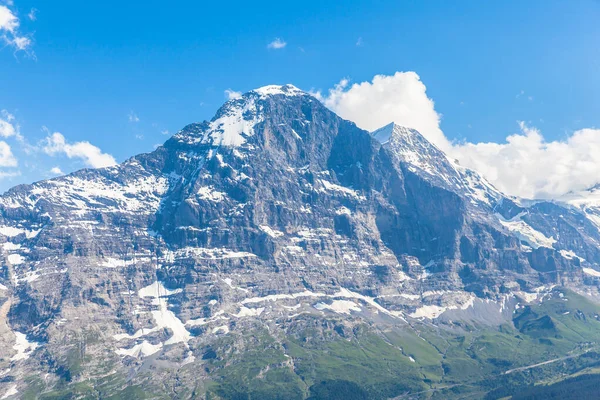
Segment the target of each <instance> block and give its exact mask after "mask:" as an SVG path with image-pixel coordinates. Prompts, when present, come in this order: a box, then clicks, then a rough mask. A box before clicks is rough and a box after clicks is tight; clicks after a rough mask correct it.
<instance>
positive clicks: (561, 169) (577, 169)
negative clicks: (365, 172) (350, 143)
mask: <svg viewBox="0 0 600 400" xmlns="http://www.w3.org/2000/svg"><path fill="white" fill-rule="evenodd" d="M523 95H525V93H524V92H523V93H519V95H518V97H520V96H523ZM316 96H317V97H319V98H320V100H321V101H322V102H323V103H324V104H325V105H326V106H327V107H329V108H330V109H332V110H333V111H335V112H337V113H338V114H339V115H340V116H341V117H343V118H346V119H349V120H351V121H354V122H355V123H356V124H357V125H358V126H359V127H361V128H363V129H366V130H369V131H372V130H375V129H377V128H380V127H382V126H384V125H386V124H388V123H390V122H395V123H397V124H399V125H404V126H408V127H411V128H414V129H417V130H418V131H420V132H421V133H422V134H423V136H425V137H426V138H427V139H428V140H430V141H431V142H432V143H434V144H436V145H437V146H438V147H439V148H440V149H442V150H444V151H445V152H446V153H447V154H448V155H449V156H450V157H452V158H455V159H457V160H459V162H460V163H461V164H462V165H464V166H466V167H469V168H471V169H474V170H476V171H478V172H479V173H481V174H482V175H483V176H485V177H486V178H487V179H488V180H490V181H491V182H492V183H493V184H494V185H495V186H496V187H498V188H499V189H500V190H502V191H504V192H505V193H507V194H511V195H515V196H520V197H526V198H556V197H559V196H561V195H563V194H565V193H567V192H569V191H578V190H583V189H586V188H589V187H591V186H593V185H595V184H597V183H598V182H600V175H599V174H598V171H600V129H582V130H578V131H576V132H574V133H573V134H572V135H570V136H568V137H566V138H565V139H564V140H555V141H547V140H546V139H545V138H544V136H543V135H542V133H541V132H540V131H539V130H538V129H536V128H535V127H531V126H528V125H526V124H525V123H523V122H521V123H519V128H520V130H519V132H518V133H514V134H511V135H509V136H507V138H506V140H505V141H503V142H501V143H468V142H462V143H457V142H452V141H451V140H449V139H448V138H447V137H446V136H445V135H444V133H443V132H442V130H441V128H440V119H441V117H440V115H439V114H438V113H437V112H436V110H435V106H434V102H433V101H432V100H431V99H430V98H429V97H428V96H427V92H426V87H425V85H424V84H423V82H421V80H420V78H419V76H418V75H417V74H416V73H414V72H397V73H396V74H394V75H391V76H385V75H377V76H375V77H374V78H373V80H372V81H371V82H362V83H355V84H353V85H349V82H348V80H346V79H344V80H342V81H341V82H340V83H338V84H337V85H336V86H335V87H334V88H333V89H331V90H329V93H327V94H326V95H322V94H321V93H319V92H317V93H316Z"/></svg>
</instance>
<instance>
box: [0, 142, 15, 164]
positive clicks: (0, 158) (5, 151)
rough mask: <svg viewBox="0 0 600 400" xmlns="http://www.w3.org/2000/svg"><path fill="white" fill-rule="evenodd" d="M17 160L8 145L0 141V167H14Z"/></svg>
mask: <svg viewBox="0 0 600 400" xmlns="http://www.w3.org/2000/svg"><path fill="white" fill-rule="evenodd" d="M17 165H18V162H17V159H16V158H15V156H14V154H13V153H12V149H11V148H10V145H9V144H8V143H6V142H5V141H0V167H16V166H17Z"/></svg>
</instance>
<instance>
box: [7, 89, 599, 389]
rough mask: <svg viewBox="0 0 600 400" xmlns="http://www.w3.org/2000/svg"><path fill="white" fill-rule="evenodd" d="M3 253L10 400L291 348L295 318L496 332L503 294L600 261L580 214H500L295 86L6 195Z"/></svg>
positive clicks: (420, 147)
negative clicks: (424, 322)
mask: <svg viewBox="0 0 600 400" xmlns="http://www.w3.org/2000/svg"><path fill="white" fill-rule="evenodd" d="M0 241H2V242H3V243H2V244H1V246H2V260H3V268H2V278H1V283H2V285H3V286H1V287H0V295H1V296H2V298H3V301H4V306H3V308H2V310H4V311H3V312H4V315H6V318H5V321H6V323H4V325H3V326H1V327H0V339H1V340H2V343H4V344H5V346H3V347H2V350H0V352H2V356H3V358H2V359H1V360H0V369H8V368H11V371H10V372H8V373H7V374H8V375H7V376H11V377H12V378H11V380H10V382H17V383H16V384H17V387H18V388H24V387H26V386H27V383H26V382H25V378H27V377H28V376H31V375H32V374H36V373H40V372H43V373H48V374H50V375H48V377H47V380H46V383H45V387H46V388H51V387H52V386H53V385H55V384H57V383H58V382H60V381H61V379H64V375H65V374H66V373H67V372H68V376H69V380H73V379H74V380H75V381H77V380H82V379H84V378H83V377H84V376H85V377H94V376H101V375H103V374H107V373H108V371H114V370H116V371H124V372H126V373H127V374H130V376H135V375H136V374H137V373H139V372H140V371H145V370H147V368H148V365H150V364H151V365H154V366H160V367H161V368H166V370H169V368H175V366H178V367H181V366H182V365H186V364H194V363H195V362H196V361H195V360H201V359H203V358H204V359H212V358H215V357H213V353H214V351H213V350H212V348H210V346H211V343H213V342H214V341H215V340H217V339H218V338H220V337H222V336H223V335H234V334H236V332H238V333H240V332H241V333H243V332H244V330H245V329H249V327H253V329H254V328H256V327H257V326H258V327H262V328H265V327H266V328H268V329H269V330H270V332H280V333H281V334H282V335H286V334H289V329H292V331H293V328H290V326H288V325H286V324H285V323H283V322H281V321H283V320H285V319H286V318H288V317H289V316H290V315H294V316H295V317H296V318H299V319H300V320H302V318H304V316H306V318H313V317H314V316H315V315H323V314H324V313H325V315H327V314H328V313H329V314H333V315H338V316H339V315H342V316H348V318H350V315H351V314H352V315H360V316H361V318H362V319H364V320H368V321H371V322H373V323H375V324H382V325H392V326H396V325H397V326H402V325H406V324H408V323H409V322H410V320H412V319H423V318H426V319H431V320H433V321H435V319H436V318H437V317H438V316H440V315H441V314H443V313H444V312H445V311H452V318H453V319H460V315H461V310H466V309H469V308H474V307H477V304H480V303H478V301H481V304H483V300H482V299H485V300H486V301H487V303H485V304H486V306H485V307H488V308H489V307H492V308H493V307H497V308H499V307H502V308H500V311H501V313H499V314H498V315H494V316H493V318H490V319H489V321H488V322H489V323H494V324H496V323H499V320H500V321H502V320H503V319H502V318H504V320H505V319H506V318H510V313H509V314H508V315H509V316H508V317H506V315H505V314H502V312H503V311H502V310H503V309H504V302H505V301H506V299H507V298H508V297H510V296H513V297H514V296H515V293H525V294H527V293H529V294H531V293H535V292H534V288H538V290H539V287H541V286H542V285H552V284H559V285H565V286H570V287H574V288H579V289H581V291H583V290H584V289H583V288H584V287H585V288H586V289H585V290H589V292H590V293H592V291H595V286H593V285H594V284H595V283H596V281H597V279H598V277H597V276H595V275H594V272H593V271H594V269H593V266H594V265H595V263H598V262H599V261H600V253H599V247H598V243H599V242H600V235H599V233H598V226H597V225H595V224H594V220H593V219H589V218H588V216H587V215H586V214H585V212H582V211H581V210H579V209H576V208H572V207H568V206H566V205H561V203H540V202H538V203H532V205H529V204H525V202H521V201H520V200H518V199H513V198H509V197H508V196H505V195H503V194H502V193H500V192H499V191H497V190H496V189H495V188H494V187H493V186H492V185H490V184H489V183H488V182H486V181H485V180H484V179H483V178H482V177H480V176H479V175H478V174H477V173H475V172H473V171H470V170H467V169H465V168H463V167H461V166H460V165H458V164H457V163H456V162H454V161H451V160H449V159H448V158H447V157H446V155H445V154H444V153H443V152H441V151H440V150H439V149H437V148H436V147H435V146H433V145H432V144H431V143H429V142H427V140H426V139H425V138H423V137H422V136H421V135H420V134H419V133H418V132H416V131H414V130H410V129H406V128H403V127H399V126H397V125H394V124H391V125H389V126H386V127H384V128H382V129H381V130H379V131H377V132H374V133H373V135H371V134H369V133H368V132H366V131H363V130H361V129H359V128H357V127H356V126H355V125H354V124H353V123H351V122H348V121H345V120H343V119H341V118H339V117H338V116H337V115H335V114H334V113H332V112H331V111H329V110H328V109H326V108H325V107H324V106H323V105H322V104H321V103H320V102H319V101H318V100H316V99H315V98H313V97H311V96H310V95H308V94H306V93H303V92H301V91H299V90H298V89H296V88H294V87H293V86H290V85H286V86H269V87H265V88H261V89H257V90H255V91H251V92H249V93H246V94H245V95H243V96H242V97H241V98H240V99H236V100H231V101H229V102H227V103H226V104H225V105H224V106H223V107H221V109H219V111H218V112H217V114H216V115H215V117H214V118H213V120H211V121H209V122H203V123H200V124H191V125H188V126H186V127H185V128H184V129H182V130H181V131H180V132H178V133H177V134H176V135H174V136H173V137H172V138H171V139H169V140H168V141H167V142H166V143H165V144H164V145H163V146H161V147H159V148H158V149H157V150H156V151H154V152H152V153H149V154H142V155H139V156H136V157H133V158H131V159H130V160H128V161H126V162H124V163H123V164H121V165H119V166H116V167H109V168H104V169H97V170H82V171H78V172H75V173H73V174H71V175H68V176H64V177H60V178H56V179H52V180H48V181H42V182H37V183H35V184H32V185H22V186H18V187H16V188H13V189H11V190H10V191H8V192H7V193H5V194H4V195H3V196H2V197H0ZM586 268H587V269H586ZM586 271H587V272H586ZM598 275H600V273H599V274H598ZM585 285H590V286H589V287H586V286H585ZM431 293H433V294H431ZM507 296H508V297H507ZM525 297H527V296H526V295H525ZM496 303H497V304H496ZM490 304H492V305H490ZM494 304H496V305H494ZM500 304H502V306H500ZM486 310H487V309H486ZM485 314H486V313H485V312H479V313H475V314H473V315H477V318H478V320H480V321H484V322H485ZM502 316H504V317H502ZM469 318H472V316H470V317H469ZM352 319H354V318H352ZM308 321H309V320H307V321H305V322H304V323H302V324H306V325H310V322H308ZM540 321H541V322H540V323H544V324H545V323H546V321H545V320H540ZM348 323H349V322H348ZM334 328H335V329H336V332H346V331H345V330H344V329H348V328H347V327H346V328H342V327H340V326H332V327H331V329H332V330H333V329H334ZM311 329H312V328H311ZM19 334H22V335H25V336H24V337H25V339H23V338H22V337H20V336H19ZM19 337H20V339H19ZM232 337H233V336H232ZM18 340H21V345H19V346H17V345H18V344H19V343H17V342H18ZM23 340H24V342H23ZM15 341H17V342H15ZM14 343H17V345H15V348H13V344H14ZM23 343H24V344H23ZM211 352H212V353H211ZM15 354H17V355H19V356H18V357H17V359H14V357H15ZM207 354H209V355H210V357H209V356H207ZM11 357H12V358H13V360H12V361H11ZM206 357H208V358H206ZM74 358H75V359H77V360H79V361H78V362H77V363H76V364H77V365H78V366H79V368H77V366H74V364H73V362H72V360H73V359H74ZM149 363H150V364H149ZM81 365H85V368H82V367H81ZM65 371H67V372H65ZM204 375H206V376H209V375H210V374H209V373H208V372H206V371H204V372H202V373H200V375H197V376H196V378H198V379H204V378H206V376H205V377H204V378H203V376H204ZM7 387H8V386H7Z"/></svg>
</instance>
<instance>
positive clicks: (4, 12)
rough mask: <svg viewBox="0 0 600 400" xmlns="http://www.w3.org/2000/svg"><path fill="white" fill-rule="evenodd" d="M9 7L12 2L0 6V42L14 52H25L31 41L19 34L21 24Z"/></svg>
mask: <svg viewBox="0 0 600 400" xmlns="http://www.w3.org/2000/svg"><path fill="white" fill-rule="evenodd" d="M9 6H12V2H9V3H6V5H0V40H2V41H4V42H5V43H6V44H7V45H9V46H12V47H14V48H15V49H16V50H27V49H28V48H29V47H30V46H31V39H30V38H29V37H27V36H25V35H23V34H21V33H20V31H19V26H20V25H21V22H20V21H19V18H18V17H17V15H16V14H15V13H14V12H13V11H12V10H11V9H10V8H8V7H9Z"/></svg>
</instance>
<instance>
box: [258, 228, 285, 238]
mask: <svg viewBox="0 0 600 400" xmlns="http://www.w3.org/2000/svg"><path fill="white" fill-rule="evenodd" d="M260 230H261V231H263V232H264V233H266V234H267V235H269V236H271V237H272V238H278V237H281V236H283V235H284V234H283V232H281V231H278V230H275V229H272V228H271V227H270V226H267V225H261V226H260Z"/></svg>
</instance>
